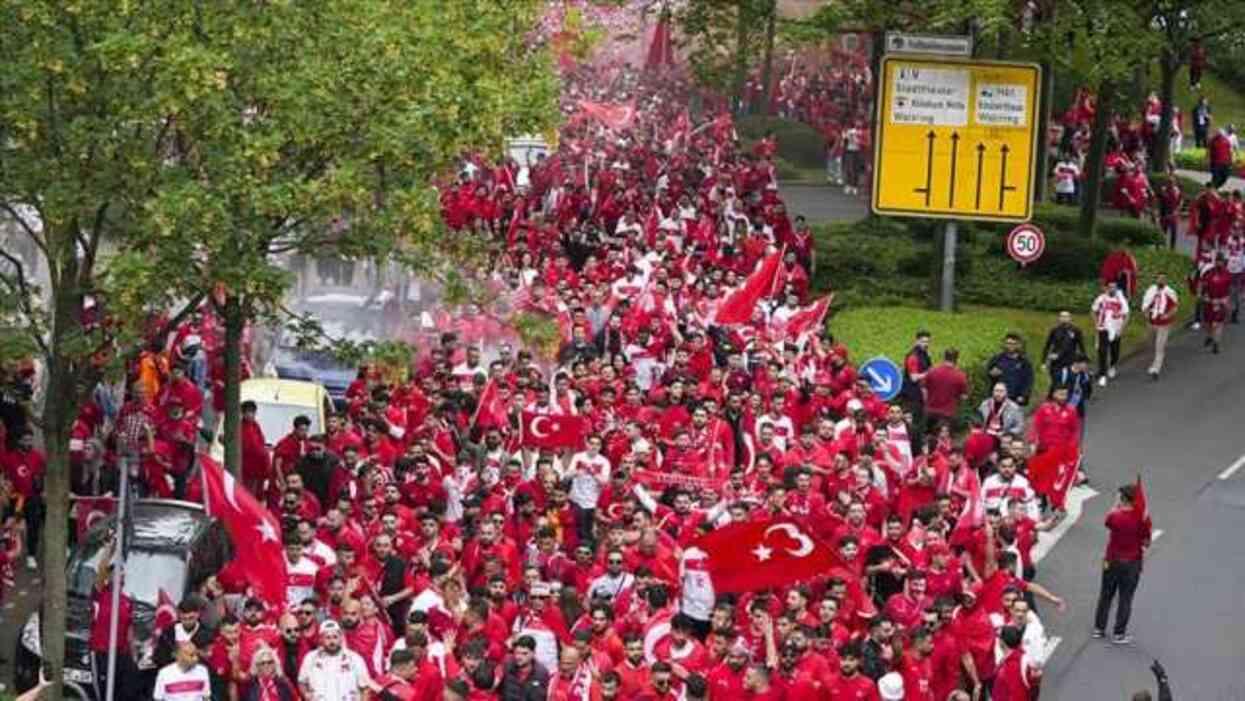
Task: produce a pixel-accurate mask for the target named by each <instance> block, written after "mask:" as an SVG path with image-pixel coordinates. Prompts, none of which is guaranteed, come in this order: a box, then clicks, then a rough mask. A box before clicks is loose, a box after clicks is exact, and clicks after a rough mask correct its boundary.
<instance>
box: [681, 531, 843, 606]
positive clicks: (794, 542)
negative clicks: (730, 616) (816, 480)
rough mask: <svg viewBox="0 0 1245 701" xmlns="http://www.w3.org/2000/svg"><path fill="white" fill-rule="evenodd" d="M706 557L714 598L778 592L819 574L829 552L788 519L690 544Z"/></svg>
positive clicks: (830, 561) (826, 566) (827, 562)
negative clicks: (775, 588) (746, 593)
mask: <svg viewBox="0 0 1245 701" xmlns="http://www.w3.org/2000/svg"><path fill="white" fill-rule="evenodd" d="M692 547H697V548H700V549H701V550H703V551H704V552H705V554H706V555H707V556H708V564H709V576H710V577H711V578H712V580H713V590H714V592H715V593H718V594H722V593H740V592H745V591H755V590H758V589H768V588H771V587H781V586H784V585H787V584H790V583H792V582H798V581H801V580H805V579H812V578H813V577H816V576H818V575H821V574H825V572H826V570H828V569H830V568H831V567H833V566H834V564H835V555H834V551H833V550H831V549H830V548H829V546H827V545H824V544H823V543H821V542H820V541H818V540H816V539H814V538H813V537H812V536H811V535H809V534H808V532H806V531H805V530H804V528H803V526H801V525H800V524H799V523H797V522H795V521H794V520H791V519H789V518H776V519H767V520H763V521H749V522H746V523H732V524H731V525H729V526H726V527H725V528H720V529H718V530H716V531H713V532H712V533H709V534H708V535H705V536H702V537H701V538H699V539H697V540H696V541H695V542H693V543H692Z"/></svg>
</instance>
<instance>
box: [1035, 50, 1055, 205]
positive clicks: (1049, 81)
mask: <svg viewBox="0 0 1245 701" xmlns="http://www.w3.org/2000/svg"><path fill="white" fill-rule="evenodd" d="M1039 91H1040V92H1041V95H1042V98H1041V99H1042V103H1041V105H1040V107H1041V109H1042V111H1041V113H1040V114H1038V135H1039V136H1038V143H1039V144H1040V146H1039V147H1038V152H1037V180H1036V182H1034V188H1033V201H1034V203H1035V204H1036V203H1040V202H1043V201H1044V200H1045V199H1046V189H1047V187H1049V185H1050V171H1051V163H1050V160H1051V159H1050V148H1049V146H1048V145H1047V143H1046V142H1047V136H1046V135H1047V132H1048V131H1050V120H1051V113H1052V112H1054V109H1055V105H1054V102H1055V69H1054V67H1053V66H1052V65H1051V64H1050V61H1043V62H1042V84H1041V85H1040V86H1039Z"/></svg>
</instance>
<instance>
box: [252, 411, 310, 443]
mask: <svg viewBox="0 0 1245 701" xmlns="http://www.w3.org/2000/svg"><path fill="white" fill-rule="evenodd" d="M256 408H257V409H258V411H257V413H256V414H255V420H256V421H258V422H259V427H260V429H262V430H263V432H264V439H265V440H266V441H268V442H269V443H271V444H273V445H276V442H277V441H279V440H281V439H282V438H284V437H285V436H286V434H288V433H289V432H290V431H291V430H293V428H294V419H295V417H297V416H299V415H302V416H306V417H307V418H309V419H311V431H310V435H313V436H314V435H316V434H317V433H321V432H322V427H321V426H320V412H318V411H316V410H315V408H313V407H306V406H294V405H292V404H271V403H269V402H256Z"/></svg>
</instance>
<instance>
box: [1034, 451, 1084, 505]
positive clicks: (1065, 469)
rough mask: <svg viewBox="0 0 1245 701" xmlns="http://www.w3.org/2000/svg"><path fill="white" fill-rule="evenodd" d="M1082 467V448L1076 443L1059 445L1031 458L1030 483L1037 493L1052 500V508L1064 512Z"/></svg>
mask: <svg viewBox="0 0 1245 701" xmlns="http://www.w3.org/2000/svg"><path fill="white" fill-rule="evenodd" d="M1080 465H1081V450H1080V446H1078V445H1077V444H1076V443H1064V444H1062V445H1057V446H1054V447H1052V448H1051V449H1050V450H1047V451H1046V452H1043V453H1038V454H1037V455H1034V456H1033V457H1032V458H1030V460H1029V482H1030V483H1031V484H1032V485H1033V490H1034V491H1035V492H1037V493H1038V494H1041V495H1043V496H1045V497H1046V498H1047V499H1049V500H1050V503H1051V506H1054V507H1055V508H1056V509H1061V510H1062V509H1063V508H1064V502H1065V501H1066V500H1067V498H1068V490H1069V489H1071V488H1072V485H1073V483H1075V482H1076V472H1077V470H1078V469H1079V468H1080Z"/></svg>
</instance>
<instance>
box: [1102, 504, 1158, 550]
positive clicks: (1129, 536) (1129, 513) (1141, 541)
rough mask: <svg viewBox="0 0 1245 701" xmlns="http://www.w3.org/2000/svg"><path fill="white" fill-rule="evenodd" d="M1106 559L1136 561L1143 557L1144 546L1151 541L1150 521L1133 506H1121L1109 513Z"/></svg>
mask: <svg viewBox="0 0 1245 701" xmlns="http://www.w3.org/2000/svg"><path fill="white" fill-rule="evenodd" d="M1106 524H1107V530H1108V531H1109V532H1110V535H1109V536H1108V537H1107V554H1106V559H1107V560H1110V561H1112V562H1136V561H1137V560H1140V559H1141V552H1142V546H1143V545H1146V544H1148V543H1149V542H1150V521H1149V519H1144V520H1143V519H1142V518H1141V514H1139V513H1137V511H1136V510H1134V509H1132V508H1127V509H1124V508H1121V509H1115V510H1113V511H1111V513H1109V514H1107V520H1106Z"/></svg>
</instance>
